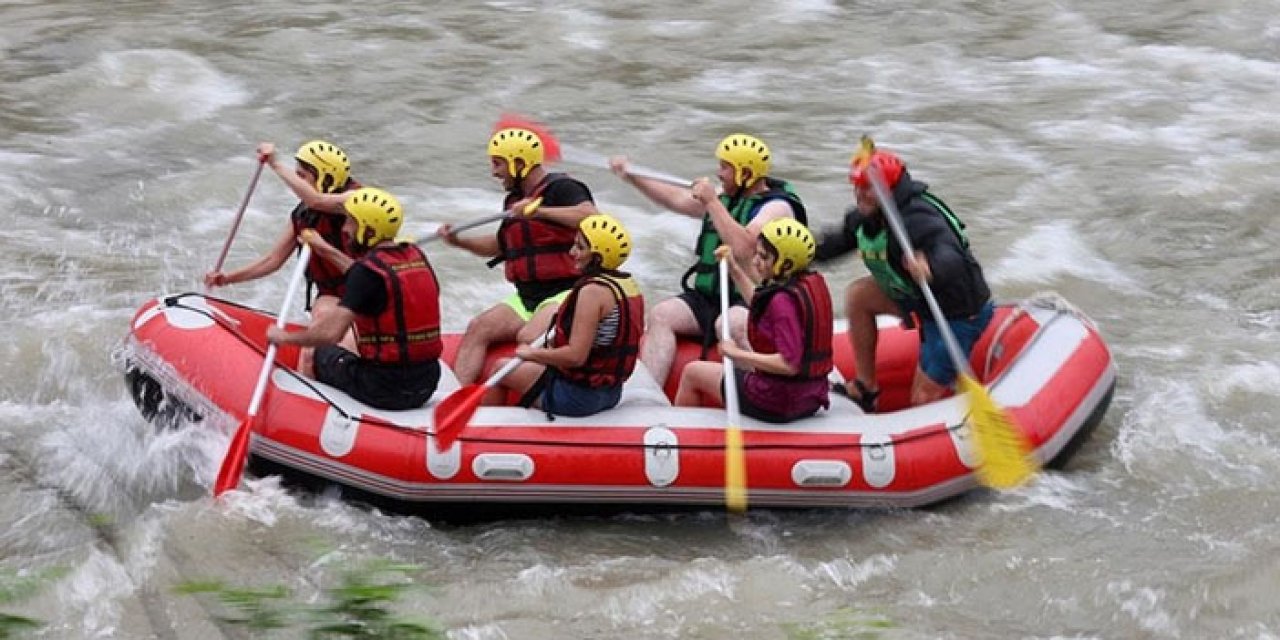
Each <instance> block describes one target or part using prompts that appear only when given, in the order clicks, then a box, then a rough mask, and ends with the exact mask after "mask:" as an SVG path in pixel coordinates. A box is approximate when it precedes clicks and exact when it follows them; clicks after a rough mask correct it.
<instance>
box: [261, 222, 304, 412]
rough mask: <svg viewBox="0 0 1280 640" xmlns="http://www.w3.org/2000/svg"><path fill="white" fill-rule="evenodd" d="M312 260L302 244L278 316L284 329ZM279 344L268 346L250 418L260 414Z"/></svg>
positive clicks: (277, 319) (278, 323)
mask: <svg viewBox="0 0 1280 640" xmlns="http://www.w3.org/2000/svg"><path fill="white" fill-rule="evenodd" d="M310 261H311V245H309V244H306V243H305V242H304V243H303V244H302V252H301V253H299V254H298V266H297V267H295V268H294V271H293V277H292V278H290V279H289V288H288V289H287V290H286V291H285V294H284V304H283V305H281V307H280V315H278V316H276V326H277V327H279V328H281V329H283V328H284V325H285V315H286V314H287V313H288V312H289V307H291V306H293V298H294V296H296V295H297V293H298V289H299V287H300V286H301V284H302V281H303V280H304V279H305V278H303V276H304V275H306V273H307V263H308V262H310ZM276 351H278V348H277V346H276V345H275V344H274V343H272V344H271V345H269V346H268V347H267V355H266V357H265V358H264V359H263V363H262V371H261V372H259V373H258V384H257V386H255V387H254V388H253V397H252V398H251V399H250V400H249V418H250V419H252V418H253V417H254V416H256V415H258V408H259V407H260V406H261V404H262V398H263V396H265V395H266V393H267V379H268V378H270V377H271V369H272V367H273V365H274V364H275V362H276Z"/></svg>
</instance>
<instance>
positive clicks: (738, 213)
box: [681, 177, 809, 300]
mask: <svg viewBox="0 0 1280 640" xmlns="http://www.w3.org/2000/svg"><path fill="white" fill-rule="evenodd" d="M764 183H765V186H766V187H768V189H767V190H766V191H763V192H761V193H758V194H756V195H753V196H749V197H746V198H731V197H729V196H727V195H723V194H722V195H721V196H720V204H722V205H724V208H725V209H727V210H728V211H729V215H730V216H733V219H734V220H736V221H737V222H738V224H740V225H742V226H744V227H745V226H747V223H749V222H751V220H752V218H755V217H756V213H758V212H759V211H760V208H761V207H763V206H764V205H765V203H767V202H769V201H770V200H776V199H778V198H782V199H784V200H786V201H787V203H788V204H790V205H791V210H792V211H793V212H794V215H795V218H796V220H799V221H800V222H801V223H802V224H806V225H807V224H808V223H809V222H808V217H807V216H806V215H805V210H804V204H803V203H801V202H800V196H799V195H798V194H796V191H795V189H794V188H792V186H791V183H789V182H786V181H784V180H777V179H775V178H769V177H766V178H764ZM720 244H721V241H720V232H718V231H716V227H715V225H714V224H712V222H711V214H703V216H702V231H701V232H700V233H699V234H698V239H697V241H696V242H695V243H694V245H693V252H694V253H695V254H696V255H697V256H698V261H697V262H696V263H695V264H694V265H693V266H692V267H690V268H689V270H688V271H686V272H685V274H684V277H683V278H682V280H681V283H682V285H683V287H684V289H685V290H686V291H696V292H698V293H700V294H702V295H703V296H706V297H707V298H710V299H712V300H716V299H718V296H719V295H720V278H719V272H718V267H717V264H716V262H717V261H716V247H719V246H720ZM690 275H692V276H693V285H692V286H690V284H689V276H690ZM729 292H730V295H737V288H736V287H734V288H731V289H730V290H729Z"/></svg>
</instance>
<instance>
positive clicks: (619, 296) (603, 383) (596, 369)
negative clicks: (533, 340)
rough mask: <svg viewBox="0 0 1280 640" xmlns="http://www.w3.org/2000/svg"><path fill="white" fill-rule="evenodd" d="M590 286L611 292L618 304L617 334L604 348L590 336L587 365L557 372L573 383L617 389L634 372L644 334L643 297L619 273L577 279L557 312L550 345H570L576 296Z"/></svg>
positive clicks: (623, 274)
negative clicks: (594, 285) (596, 286)
mask: <svg viewBox="0 0 1280 640" xmlns="http://www.w3.org/2000/svg"><path fill="white" fill-rule="evenodd" d="M593 283H594V284H601V285H604V286H605V287H607V288H608V289H609V291H610V292H612V293H613V297H614V299H615V300H616V301H617V303H618V307H617V309H618V333H617V335H615V336H614V338H613V342H612V343H611V344H609V345H605V346H598V345H595V344H594V340H595V336H592V341H593V344H592V346H591V352H590V353H589V354H588V355H587V360H586V362H583V363H582V365H581V366H579V367H574V368H572V369H557V371H558V373H559V375H560V376H561V377H562V378H564V379H566V380H568V381H570V382H573V383H575V384H579V385H584V386H591V387H616V386H618V385H621V384H622V383H624V382H626V381H627V378H629V377H630V376H631V372H632V371H634V370H635V368H636V358H637V356H639V354H640V338H641V336H643V335H644V296H643V295H641V293H640V288H639V287H637V286H636V282H635V280H634V279H633V278H632V277H631V276H629V275H627V274H625V273H622V272H620V271H603V272H601V273H600V274H598V275H593V276H588V277H586V278H582V279H581V280H579V281H578V283H577V284H575V285H574V286H573V289H572V290H571V291H570V292H569V296H568V297H566V298H565V300H564V303H562V304H561V305H560V310H559V311H558V312H557V313H556V317H555V320H554V322H553V326H554V327H555V329H556V333H555V336H554V337H553V338H552V340H551V344H552V346H553V347H563V346H565V345H567V344H569V336H570V334H571V332H572V331H573V315H574V310H575V308H576V307H577V303H578V293H579V292H581V291H582V288H583V287H585V286H587V285H588V284H593Z"/></svg>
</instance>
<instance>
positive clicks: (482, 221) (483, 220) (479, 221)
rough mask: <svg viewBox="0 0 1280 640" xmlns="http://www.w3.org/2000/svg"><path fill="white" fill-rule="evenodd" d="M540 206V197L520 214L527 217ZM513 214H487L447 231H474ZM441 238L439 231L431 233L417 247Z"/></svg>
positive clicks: (512, 212) (509, 211)
mask: <svg viewBox="0 0 1280 640" xmlns="http://www.w3.org/2000/svg"><path fill="white" fill-rule="evenodd" d="M540 206H542V198H541V197H537V198H534V199H533V200H531V201H529V204H526V205H525V206H524V209H523V210H522V211H521V213H523V214H524V215H526V216H527V215H529V214H531V213H533V212H534V211H537V210H538V207H540ZM514 213H515V212H514V211H512V210H510V209H508V210H506V211H500V212H498V213H490V214H488V215H484V216H480V217H479V218H475V219H473V220H468V221H466V222H463V223H461V224H457V225H454V226H453V228H451V229H449V231H450V232H451V233H459V232H462V231H466V230H467V229H474V228H476V227H479V226H483V225H486V224H489V223H490V222H495V221H497V220H501V219H503V218H505V217H507V216H509V215H513V214H514ZM443 237H444V235H443V234H441V233H440V232H439V231H436V232H434V233H432V234H431V235H429V236H427V237H425V238H423V239H421V240H419V241H418V246H422V245H424V244H428V243H430V242H432V241H435V240H439V239H441V238H443Z"/></svg>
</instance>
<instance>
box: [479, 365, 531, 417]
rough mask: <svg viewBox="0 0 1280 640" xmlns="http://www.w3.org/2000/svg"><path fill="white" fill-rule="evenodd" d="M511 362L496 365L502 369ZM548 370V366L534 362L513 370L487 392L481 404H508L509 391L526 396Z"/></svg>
mask: <svg viewBox="0 0 1280 640" xmlns="http://www.w3.org/2000/svg"><path fill="white" fill-rule="evenodd" d="M510 361H511V360H510V358H504V359H503V360H502V361H501V362H498V363H496V365H495V366H496V367H497V368H501V367H502V365H505V364H506V363H508V362H510ZM495 370H496V369H495ZM546 370H547V367H546V365H541V364H537V363H533V362H525V363H522V364H521V365H520V366H518V367H516V368H515V369H513V370H512V371H511V373H508V374H507V376H506V377H505V378H503V379H502V380H501V381H499V382H498V384H496V385H494V386H493V387H491V388H490V389H489V390H488V391H487V392H485V394H484V400H483V401H482V402H481V404H483V405H485V406H498V405H503V404H506V399H507V391H515V392H516V393H518V394H520V395H524V393H525V392H526V391H528V390H529V387H532V386H533V383H535V382H537V381H538V378H540V377H542V373H543V372H544V371H546ZM490 375H492V374H490ZM534 406H535V407H536V406H539V404H538V403H534Z"/></svg>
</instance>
